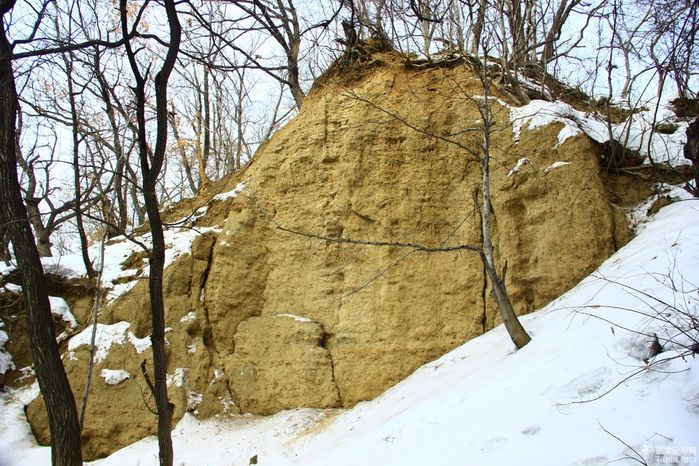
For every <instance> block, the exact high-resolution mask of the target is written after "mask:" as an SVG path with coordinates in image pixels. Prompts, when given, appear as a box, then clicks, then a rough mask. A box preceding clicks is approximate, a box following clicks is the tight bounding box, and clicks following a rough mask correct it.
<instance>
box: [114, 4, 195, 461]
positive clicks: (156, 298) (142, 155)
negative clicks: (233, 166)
mask: <svg viewBox="0 0 699 466" xmlns="http://www.w3.org/2000/svg"><path fill="white" fill-rule="evenodd" d="M144 7H145V5H144V6H143V7H141V9H140V10H139V13H138V14H137V15H136V18H135V22H136V23H137V22H138V20H139V19H140V17H141V14H142V12H143V8H144ZM164 7H165V13H166V15H167V27H168V28H169V41H168V42H167V45H166V46H167V53H166V55H165V58H164V60H163V62H162V65H161V68H160V70H159V71H158V72H157V74H156V75H155V78H154V80H153V84H154V87H155V117H156V128H155V147H154V149H153V151H152V152H151V151H150V150H149V141H148V128H147V120H146V106H147V99H146V86H147V84H148V71H146V73H145V74H144V73H143V72H142V71H141V65H139V61H138V57H137V54H138V52H139V51H140V50H143V49H141V48H138V47H137V46H136V47H135V46H134V44H133V43H132V39H130V38H128V39H126V43H125V48H126V55H127V57H128V61H129V65H130V67H131V72H132V74H133V78H134V81H135V84H134V86H133V87H132V90H133V92H134V100H135V102H134V108H135V111H136V124H137V126H138V155H139V160H140V163H141V175H142V180H143V181H142V193H143V199H144V201H145V206H146V211H147V213H148V221H149V226H150V231H151V235H152V240H153V245H152V247H151V250H150V251H149V259H148V264H149V273H148V289H149V296H150V306H151V326H152V327H151V337H150V338H151V342H152V347H153V374H154V380H153V381H152V382H151V381H150V378H149V377H148V376H147V372H146V371H145V364H143V365H142V367H143V368H144V376H146V380H147V381H148V385H149V388H150V389H151V392H152V393H153V397H154V398H155V404H156V409H157V412H158V446H159V449H160V454H159V461H160V465H161V466H169V465H172V461H173V450H172V437H171V432H170V431H171V430H172V413H173V408H174V405H173V404H172V403H171V402H170V400H169V399H168V394H167V361H166V354H165V304H164V301H163V270H164V265H165V240H164V237H163V222H162V219H161V218H160V211H159V205H158V193H157V191H156V188H157V184H158V178H159V175H160V171H161V169H162V167H163V162H164V161H165V149H166V146H167V127H168V121H167V117H168V115H167V112H168V107H167V86H168V80H169V79H170V74H171V73H172V70H173V68H174V67H175V63H176V61H177V54H178V52H179V48H180V40H181V35H182V27H181V25H180V21H179V18H178V15H177V9H176V6H175V1H174V0H165V1H164ZM119 12H120V18H121V32H122V35H123V37H124V38H127V37H128V35H129V5H128V4H127V0H120V2H119Z"/></svg>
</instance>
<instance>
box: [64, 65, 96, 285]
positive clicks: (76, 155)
mask: <svg viewBox="0 0 699 466" xmlns="http://www.w3.org/2000/svg"><path fill="white" fill-rule="evenodd" d="M68 55H69V54H68V53H64V54H62V57H63V63H64V64H65V67H66V78H67V80H68V102H69V103H70V121H71V133H72V136H73V139H72V142H73V147H72V150H73V183H74V186H73V189H74V197H75V223H76V226H77V228H78V237H79V238H80V252H81V254H82V258H83V264H84V265H85V271H86V272H87V276H88V278H90V280H92V279H94V278H95V269H94V268H93V267H92V261H91V260H90V253H89V251H88V242H87V235H86V234H85V225H84V224H83V213H82V192H81V191H82V190H81V186H80V146H79V144H80V140H79V137H78V125H79V123H78V109H77V105H76V102H75V91H74V89H73V63H72V57H71V59H69V58H68Z"/></svg>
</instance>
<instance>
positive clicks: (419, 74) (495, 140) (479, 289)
mask: <svg viewBox="0 0 699 466" xmlns="http://www.w3.org/2000/svg"><path fill="white" fill-rule="evenodd" d="M372 60H374V61H373V62H371V63H370V65H371V66H368V65H367V66H366V67H365V69H363V70H362V72H361V73H358V72H357V70H353V71H352V73H353V74H351V76H344V75H343V74H342V70H340V71H337V72H335V73H330V74H328V75H327V76H325V77H324V78H323V81H322V85H318V86H316V87H314V89H313V90H312V91H311V92H310V93H309V95H308V96H307V98H306V100H305V102H304V106H303V109H302V111H301V113H300V115H299V116H297V117H296V118H295V119H294V120H293V121H291V122H290V123H289V124H288V125H287V126H286V127H284V128H282V129H281V130H280V131H279V132H278V133H277V134H276V135H275V136H274V137H273V138H272V139H271V140H270V141H269V142H268V143H267V144H265V145H264V147H263V148H261V149H260V151H259V152H258V154H257V155H256V157H255V158H254V160H253V161H252V162H251V163H250V164H249V165H248V166H247V167H246V169H245V170H244V171H243V173H241V174H240V175H239V176H237V177H236V178H234V179H231V180H228V181H227V184H226V183H225V182H219V183H218V184H215V186H213V184H212V186H213V187H210V188H209V189H213V191H215V192H212V193H211V195H212V196H213V195H214V194H217V193H219V192H225V191H227V190H230V189H232V188H233V187H234V186H235V185H236V184H237V183H239V182H241V181H243V182H244V183H245V189H244V190H243V192H241V193H240V194H238V195H237V196H236V197H234V198H232V199H229V200H223V201H222V200H211V201H210V202H209V203H208V206H209V211H208V213H207V214H205V215H203V216H201V217H200V218H199V219H197V220H196V224H197V225H198V226H218V227H220V231H216V232H210V233H207V234H206V235H203V236H201V237H200V238H198V239H197V240H196V241H195V242H194V245H193V247H192V251H191V254H184V255H182V256H180V257H179V258H178V259H177V260H176V261H175V262H174V263H173V264H172V265H171V266H170V267H169V268H168V269H167V271H166V275H165V293H166V312H167V315H166V322H167V326H168V327H170V328H171V329H172V331H170V332H168V333H167V340H168V342H169V344H168V351H169V358H168V372H170V373H172V374H179V375H180V376H178V377H173V381H172V383H171V385H170V389H171V398H173V400H174V402H175V404H176V405H177V411H176V414H175V418H176V419H178V418H179V417H180V416H182V414H183V413H184V412H186V411H187V410H190V411H193V412H195V413H197V414H199V415H200V416H202V417H206V416H211V415H215V414H220V413H231V412H253V413H258V414H270V413H274V412H277V411H279V410H282V409H288V408H294V407H301V406H310V407H321V408H330V407H348V406H352V405H354V404H355V403H357V402H358V401H361V400H366V399H370V398H373V397H375V396H377V395H378V394H380V393H381V392H383V391H384V390H386V389H387V388H388V387H390V386H391V385H393V384H395V383H396V382H398V381H400V380H401V379H403V378H405V377H406V376H407V375H409V374H410V373H411V372H412V371H413V370H415V369H416V368H417V367H419V366H420V365H422V364H424V363H425V362H427V361H430V360H432V359H434V358H436V357H439V356H440V355H442V354H444V353H445V352H447V351H449V350H451V349H453V348H454V347H456V346H458V345H460V344H462V343H463V342H464V341H466V340H468V339H470V338H473V337H475V336H477V335H480V334H482V333H483V332H484V331H487V330H488V329H490V328H492V327H493V326H495V325H497V324H498V323H499V322H500V319H499V315H498V312H497V309H496V306H495V303H494V300H493V299H492V298H490V290H489V287H488V284H487V281H486V280H485V277H484V273H483V266H482V264H481V262H480V259H479V257H478V255H477V254H475V253H471V252H468V251H462V252H450V253H424V252H419V251H415V250H414V249H411V248H408V247H399V246H396V245H394V246H387V245H384V246H376V245H362V244H356V243H351V242H348V241H347V240H360V241H369V242H374V243H376V242H383V243H417V244H421V245H425V246H433V247H436V246H444V245H461V244H468V245H474V246H479V245H480V242H481V224H480V214H479V206H480V202H481V201H482V194H481V193H482V188H481V170H480V165H479V162H478V160H477V157H478V156H479V154H480V152H479V151H480V150H481V149H480V148H481V147H482V146H481V145H482V132H481V131H480V130H479V128H480V127H481V126H482V120H481V115H480V113H479V111H478V105H480V104H481V103H482V102H483V98H482V96H483V88H482V84H481V81H480V79H478V78H477V77H476V76H474V75H473V74H472V72H471V71H470V69H469V68H468V67H466V66H449V67H445V68H440V67H429V68H413V69H406V67H405V66H404V65H403V63H402V62H401V61H400V60H399V58H398V57H397V56H396V55H395V54H392V53H386V52H382V53H378V54H375V55H374V56H373V57H372ZM479 96H480V97H479ZM497 97H498V98H500V99H501V101H500V103H498V102H494V103H493V107H492V111H493V115H494V120H495V125H494V127H493V128H492V146H491V157H492V164H491V171H492V185H491V190H492V192H493V202H492V210H493V212H494V218H495V231H494V241H495V246H496V248H497V255H498V260H499V263H500V264H499V265H500V268H504V267H505V265H506V264H507V275H506V278H507V287H508V290H509V291H510V293H511V295H512V299H513V302H514V306H515V309H516V310H517V311H518V312H519V313H521V314H524V313H527V312H531V311H533V310H535V309H537V308H539V307H541V306H543V305H545V304H546V303H548V302H549V301H550V300H552V299H554V298H556V297H557V296H559V295H560V294H562V293H563V292H565V291H566V290H568V289H570V288H571V287H572V286H573V285H575V284H576V283H577V282H578V281H579V280H580V279H582V278H583V277H585V276H586V275H588V274H589V273H590V272H591V271H592V270H594V269H595V268H596V267H597V266H598V265H599V264H600V263H601V262H602V261H604V260H605V259H606V258H607V257H609V256H610V255H611V254H612V253H613V252H614V251H615V250H616V249H618V248H619V247H620V246H621V245H623V244H624V243H625V242H626V241H628V240H629V239H630V237H631V234H630V232H629V229H628V225H627V223H626V218H625V217H624V214H623V212H621V210H620V208H619V207H620V206H621V205H626V204H627V203H633V202H635V200H636V199H638V200H640V199H641V198H642V196H643V195H644V193H645V192H646V191H645V190H646V188H645V187H643V186H641V185H640V184H637V181H636V180H634V181H631V180H630V179H629V180H622V179H621V178H613V176H612V175H610V174H609V173H607V172H605V171H603V170H601V169H600V155H599V150H598V148H596V147H595V146H594V145H593V144H592V143H591V142H590V140H589V139H587V138H586V137H582V136H579V137H575V138H570V139H568V140H566V142H565V143H563V144H560V145H559V144H558V142H557V135H558V131H559V130H560V126H559V125H557V124H554V125H550V126H548V127H544V128H540V129H538V130H535V131H529V130H528V129H527V128H524V129H523V130H522V133H521V135H520V137H519V140H518V141H515V140H514V138H513V132H512V127H511V124H510V120H509V111H508V109H507V107H506V102H507V98H506V96H504V95H497ZM524 157H526V158H527V159H528V160H529V164H527V165H525V166H524V167H523V168H522V169H520V170H519V171H518V172H517V173H510V170H511V169H512V168H513V167H514V166H515V165H516V164H517V162H518V160H519V159H521V158H524ZM201 196H204V194H202V195H201ZM201 196H200V197H201ZM202 199H203V197H202ZM202 199H197V200H196V201H193V202H191V203H190V204H187V203H184V202H183V203H181V204H179V205H178V206H176V207H175V208H174V209H173V211H172V212H171V216H173V218H174V217H177V218H181V217H182V216H184V215H183V214H184V213H185V211H186V210H188V208H194V207H193V206H196V208H199V207H200V205H201V204H202V202H203V201H202ZM200 201H202V202H200ZM190 213H191V212H190ZM323 238H325V239H323ZM327 239H333V240H342V241H344V242H337V241H328V240H327ZM79 320H80V323H81V324H83V325H85V324H86V322H87V321H86V320H85V317H84V316H83V315H81V317H80V318H79ZM120 321H128V322H130V323H131V326H130V327H129V331H130V332H133V334H134V336H136V337H145V336H147V335H148V333H149V321H148V299H147V285H146V283H145V281H142V282H139V284H137V285H136V286H135V287H134V288H133V289H132V291H131V292H130V293H128V294H126V295H124V296H123V297H122V298H120V299H119V300H117V301H116V302H115V303H113V304H111V305H110V306H109V307H106V308H105V309H103V312H102V317H101V322H103V323H108V324H114V323H118V322H120ZM72 358H74V359H71V358H68V359H67V360H66V365H67V371H68V373H69V376H70V378H71V381H72V382H73V388H74V390H75V393H76V394H81V390H82V388H81V387H82V386H81V384H83V383H84V382H83V380H84V377H85V376H84V374H85V370H86V364H87V351H86V349H85V350H80V351H76V353H75V354H74V355H73V356H72ZM147 358H148V353H147V352H146V353H143V354H139V353H137V352H136V351H135V349H134V347H133V345H131V346H130V345H129V344H128V343H126V344H123V345H113V346H112V348H111V349H110V350H109V353H108V356H107V358H106V359H105V360H104V361H102V362H100V363H99V364H98V365H97V367H96V373H98V372H99V371H101V369H105V368H107V369H118V368H125V369H126V370H127V371H128V372H129V373H130V374H131V376H132V377H131V378H130V379H128V380H126V381H124V382H122V383H121V384H118V385H108V384H106V383H103V381H102V380H101V379H99V378H98V379H99V380H98V382H99V383H97V384H96V385H95V387H94V388H93V395H92V396H93V397H94V398H93V399H92V400H91V401H90V411H88V413H89V414H88V427H87V429H86V434H85V440H86V446H85V449H86V457H87V458H95V457H98V456H101V455H104V454H107V453H109V452H110V451H113V450H115V449H117V448H119V447H121V446H124V445H126V444H128V443H131V442H133V441H134V440H136V439H138V438H141V437H143V436H145V435H147V434H149V433H152V432H153V431H154V428H155V417H154V416H153V415H152V414H151V413H150V412H149V411H148V410H147V409H146V406H147V405H149V398H148V396H147V391H146V389H145V388H144V387H145V385H144V381H143V376H142V374H141V373H140V368H139V364H140V361H142V360H143V359H147ZM183 374H184V375H183ZM151 405H152V403H151ZM40 412H41V409H40V405H39V402H36V403H34V404H33V405H30V407H29V409H28V417H29V419H30V420H31V422H32V426H33V428H34V429H35V432H37V434H38V436H39V437H40V438H42V436H43V438H45V437H46V428H45V425H43V424H42V423H41V421H40V420H41V418H42V415H41V414H40ZM98 420H100V421H101V422H98Z"/></svg>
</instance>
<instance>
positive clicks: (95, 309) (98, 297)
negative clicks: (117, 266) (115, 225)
mask: <svg viewBox="0 0 699 466" xmlns="http://www.w3.org/2000/svg"><path fill="white" fill-rule="evenodd" d="M107 232H108V228H107V227H106V226H105V228H104V234H103V235H102V239H101V240H100V255H99V262H98V263H97V270H96V275H95V298H94V301H93V303H92V333H91V334H90V360H89V361H88V364H87V378H86V381H85V391H84V392H83V400H82V404H81V406H80V429H81V430H82V428H83V427H85V413H87V401H88V398H89V396H90V388H91V387H92V373H93V368H94V365H95V350H96V347H95V339H96V338H97V317H98V313H99V308H100V306H101V303H102V271H103V270H104V247H105V242H106V241H107V237H108V235H107Z"/></svg>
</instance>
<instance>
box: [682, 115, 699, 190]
mask: <svg viewBox="0 0 699 466" xmlns="http://www.w3.org/2000/svg"><path fill="white" fill-rule="evenodd" d="M684 158H685V159H687V160H691V161H692V170H693V172H694V173H693V174H694V186H692V185H690V184H689V183H687V185H686V189H687V191H688V192H689V193H690V194H692V195H693V196H695V197H699V118H695V119H694V121H693V122H692V123H690V124H689V126H688V127H687V142H686V143H685V145H684Z"/></svg>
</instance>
